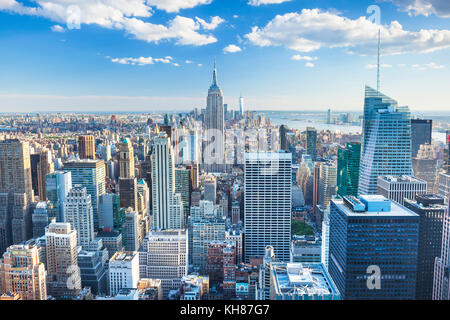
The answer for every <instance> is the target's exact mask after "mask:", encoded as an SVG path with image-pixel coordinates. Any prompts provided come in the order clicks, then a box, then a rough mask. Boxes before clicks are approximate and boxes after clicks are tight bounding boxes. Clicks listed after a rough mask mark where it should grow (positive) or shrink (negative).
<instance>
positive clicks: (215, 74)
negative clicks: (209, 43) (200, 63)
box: [212, 57, 217, 86]
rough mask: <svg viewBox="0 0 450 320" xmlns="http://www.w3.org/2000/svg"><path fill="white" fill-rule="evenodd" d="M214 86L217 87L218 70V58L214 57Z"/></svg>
mask: <svg viewBox="0 0 450 320" xmlns="http://www.w3.org/2000/svg"><path fill="white" fill-rule="evenodd" d="M212 85H213V86H217V69H216V58H215V57H214V71H213V83H212Z"/></svg>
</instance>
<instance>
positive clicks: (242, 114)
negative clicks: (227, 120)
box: [239, 94, 245, 118]
mask: <svg viewBox="0 0 450 320" xmlns="http://www.w3.org/2000/svg"><path fill="white" fill-rule="evenodd" d="M244 113H245V109H244V98H243V97H242V94H241V95H240V96H239V114H240V116H241V118H243V117H244Z"/></svg>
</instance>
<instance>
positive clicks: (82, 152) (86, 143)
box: [78, 135, 95, 160]
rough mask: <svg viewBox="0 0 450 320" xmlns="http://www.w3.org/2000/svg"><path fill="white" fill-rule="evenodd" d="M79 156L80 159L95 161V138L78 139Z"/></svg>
mask: <svg viewBox="0 0 450 320" xmlns="http://www.w3.org/2000/svg"><path fill="white" fill-rule="evenodd" d="M78 155H79V157H80V159H91V160H95V139H94V136H90V135H84V136H79V137H78Z"/></svg>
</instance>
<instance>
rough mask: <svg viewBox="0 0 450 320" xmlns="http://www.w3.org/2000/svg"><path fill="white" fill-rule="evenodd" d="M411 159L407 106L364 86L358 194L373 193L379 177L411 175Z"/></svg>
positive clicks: (409, 120)
mask: <svg viewBox="0 0 450 320" xmlns="http://www.w3.org/2000/svg"><path fill="white" fill-rule="evenodd" d="M411 159H412V158H411V114H410V111H409V109H408V107H399V106H398V104H397V101H395V100H393V99H391V98H389V97H387V96H385V95H384V94H382V93H381V92H378V91H376V90H374V89H372V88H370V87H368V86H366V95H365V102H364V121H363V144H362V154H361V164H360V170H359V186H358V193H359V194H364V195H367V194H376V193H377V191H378V190H377V179H378V177H379V176H384V175H393V176H402V175H411V174H412V160H411Z"/></svg>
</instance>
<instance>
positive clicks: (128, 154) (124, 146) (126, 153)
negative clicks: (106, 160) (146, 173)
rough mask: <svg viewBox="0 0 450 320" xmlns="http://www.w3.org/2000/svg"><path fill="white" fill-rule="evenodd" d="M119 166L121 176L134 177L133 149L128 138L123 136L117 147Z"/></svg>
mask: <svg viewBox="0 0 450 320" xmlns="http://www.w3.org/2000/svg"><path fill="white" fill-rule="evenodd" d="M119 154H120V158H119V168H120V177H121V178H134V150H133V145H132V144H131V141H130V139H128V138H125V139H124V140H123V141H122V143H121V144H120V149H119Z"/></svg>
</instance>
